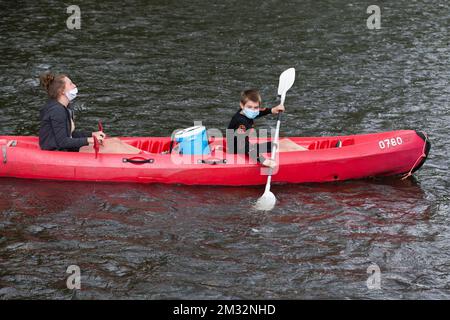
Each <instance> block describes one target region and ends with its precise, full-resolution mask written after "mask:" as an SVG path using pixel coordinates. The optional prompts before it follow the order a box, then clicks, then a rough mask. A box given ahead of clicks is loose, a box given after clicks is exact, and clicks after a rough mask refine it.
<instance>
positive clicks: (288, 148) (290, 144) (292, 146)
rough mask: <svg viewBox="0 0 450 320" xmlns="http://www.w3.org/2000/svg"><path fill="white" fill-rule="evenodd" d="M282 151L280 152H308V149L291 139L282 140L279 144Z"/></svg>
mask: <svg viewBox="0 0 450 320" xmlns="http://www.w3.org/2000/svg"><path fill="white" fill-rule="evenodd" d="M278 144H279V147H280V150H279V152H292V151H307V150H308V149H307V148H304V147H302V146H300V145H298V144H296V143H295V142H294V141H292V140H290V139H286V138H285V139H282V140H280V141H279V142H278Z"/></svg>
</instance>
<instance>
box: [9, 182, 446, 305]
mask: <svg viewBox="0 0 450 320" xmlns="http://www.w3.org/2000/svg"><path fill="white" fill-rule="evenodd" d="M0 188H1V190H6V188H8V190H10V191H9V192H2V193H1V194H0V205H1V208H0V212H1V224H0V228H1V229H0V230H1V235H2V237H1V239H0V245H1V251H0V254H1V257H2V259H1V283H2V287H3V288H2V289H1V290H2V291H0V293H1V294H2V297H3V298H8V297H15V298H18V297H29V296H33V297H36V298H71V297H72V296H71V292H69V290H68V289H65V279H66V274H65V270H66V268H67V267H68V266H69V265H71V264H76V265H79V266H80V268H81V270H82V288H83V290H82V291H81V292H79V293H77V297H78V298H82V299H85V298H86V299H87V298H107V297H122V298H127V297H133V298H312V297H315V298H326V297H336V298H338V297H344V296H345V297H397V298H398V297H423V293H422V292H423V288H430V289H429V290H428V291H427V292H428V293H427V297H443V296H445V293H444V292H445V290H444V289H445V287H444V286H443V285H439V284H437V283H436V281H437V280H436V279H439V278H440V277H442V276H443V275H444V272H446V271H445V264H444V265H440V264H437V265H433V264H429V261H442V262H444V261H448V253H447V252H443V251H439V252H434V251H433V250H429V248H427V247H426V245H425V243H426V242H428V241H430V239H433V241H439V234H438V232H437V229H436V226H433V214H432V212H433V210H432V208H430V205H429V203H428V201H427V200H426V199H425V195H424V192H423V190H422V188H421V186H420V184H419V183H418V182H416V181H414V180H406V181H400V180H386V179H384V180H379V181H352V182H347V183H339V184H313V185H302V186H295V185H277V186H275V187H274V188H273V190H274V192H275V194H276V195H277V197H278V198H279V203H278V205H277V207H276V209H275V210H274V211H272V212H268V213H261V212H256V211H252V210H251V209H250V208H251V204H252V202H253V201H255V200H256V199H257V198H258V197H259V196H260V193H261V192H262V190H261V188H257V187H252V188H223V187H213V188H207V187H188V186H165V185H133V184H95V183H72V182H48V181H27V180H15V179H2V180H0ZM441 241H442V239H441ZM431 258H432V260H430V259H431ZM372 263H376V264H377V265H379V267H380V268H381V270H382V281H383V291H373V292H372V291H370V290H368V289H367V287H366V285H365V281H366V279H367V274H366V269H367V267H368V266H369V265H371V264H372Z"/></svg>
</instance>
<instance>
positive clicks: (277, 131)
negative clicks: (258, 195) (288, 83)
mask: <svg viewBox="0 0 450 320" xmlns="http://www.w3.org/2000/svg"><path fill="white" fill-rule="evenodd" d="M285 98H286V94H284V95H282V96H281V103H280V104H281V105H284V99H285ZM280 125H281V112H278V116H277V127H276V129H275V137H274V139H273V142H272V153H271V155H270V159H271V160H273V161H275V158H276V153H277V150H278V140H279V137H280ZM272 172H273V169H272V168H270V169H269V175H268V177H267V182H266V189H265V192H269V191H270V183H271V181H272Z"/></svg>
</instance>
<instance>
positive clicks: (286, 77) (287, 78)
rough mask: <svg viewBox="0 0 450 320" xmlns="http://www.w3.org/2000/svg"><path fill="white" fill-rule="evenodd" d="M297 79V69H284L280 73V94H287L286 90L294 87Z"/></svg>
mask: <svg viewBox="0 0 450 320" xmlns="http://www.w3.org/2000/svg"><path fill="white" fill-rule="evenodd" d="M294 81H295V69H294V68H289V69H287V70H284V71H283V73H282V74H281V75H280V81H279V82H278V95H279V96H285V95H286V92H287V91H288V90H289V89H290V88H291V87H292V85H293V84H294Z"/></svg>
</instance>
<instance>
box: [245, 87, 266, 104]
mask: <svg viewBox="0 0 450 320" xmlns="http://www.w3.org/2000/svg"><path fill="white" fill-rule="evenodd" d="M249 100H250V101H253V102H258V103H259V105H261V102H262V101H261V95H260V94H259V91H258V90H256V89H250V90H245V91H242V92H241V103H242V104H243V105H245V104H246V103H247V102H248V101H249Z"/></svg>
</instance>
